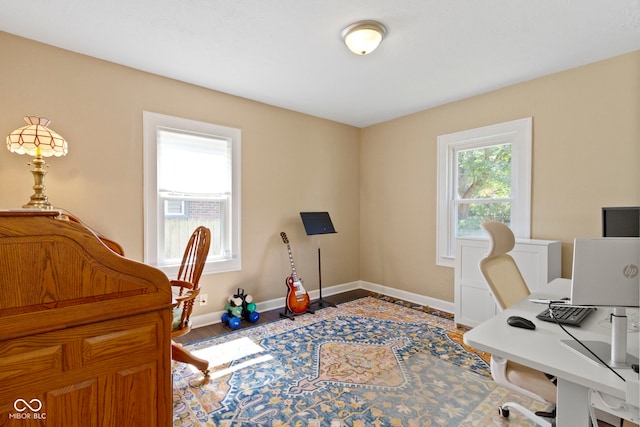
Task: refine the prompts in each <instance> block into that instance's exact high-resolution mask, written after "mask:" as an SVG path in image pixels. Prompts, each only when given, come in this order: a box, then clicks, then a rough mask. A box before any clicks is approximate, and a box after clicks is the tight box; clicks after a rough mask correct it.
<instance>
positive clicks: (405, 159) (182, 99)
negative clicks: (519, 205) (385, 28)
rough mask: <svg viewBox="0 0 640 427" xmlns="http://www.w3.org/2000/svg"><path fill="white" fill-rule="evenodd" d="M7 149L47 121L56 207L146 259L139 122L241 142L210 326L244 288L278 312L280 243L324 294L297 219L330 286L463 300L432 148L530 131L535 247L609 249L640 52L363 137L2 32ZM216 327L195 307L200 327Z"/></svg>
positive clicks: (3, 173)
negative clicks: (274, 303)
mask: <svg viewBox="0 0 640 427" xmlns="http://www.w3.org/2000/svg"><path fill="white" fill-rule="evenodd" d="M0 54H2V60H3V65H2V67H0V135H6V134H8V133H9V132H10V131H12V130H13V129H15V128H17V127H20V126H23V122H22V118H21V117H22V116H23V115H27V114H33V115H41V116H44V117H48V118H49V119H51V120H52V124H51V128H52V129H54V130H55V131H57V132H59V133H60V134H61V135H63V136H64V137H65V138H67V139H68V141H69V155H68V156H66V157H64V158H56V159H51V160H50V161H48V164H49V165H50V166H51V167H50V169H49V174H48V175H47V186H48V188H47V194H48V195H49V197H50V199H51V201H52V202H53V203H54V204H55V205H56V206H59V207H62V208H65V209H68V210H69V211H71V212H73V213H75V214H76V215H77V216H79V217H81V218H82V219H83V220H85V221H86V222H87V223H89V224H90V225H92V226H93V227H94V228H96V229H97V230H98V231H100V232H102V233H104V234H106V235H107V236H110V237H112V238H113V239H115V240H117V241H119V242H120V243H121V244H122V245H123V246H124V248H125V250H126V252H127V254H128V256H130V257H131V258H134V259H137V260H141V259H142V253H143V246H142V245H143V227H142V224H143V202H142V200H143V198H142V111H143V110H147V111H154V112H159V113H163V114H170V115H176V116H181V117H187V118H191V119H196V120H202V121H207V122H212V123H217V124H221V125H225V126H233V127H238V128H240V129H242V167H243V169H242V187H243V198H242V235H243V239H242V245H243V246H242V254H243V269H242V271H241V272H233V273H223V274H218V275H209V276H205V277H203V279H202V286H203V292H207V293H209V299H210V305H209V306H208V307H206V308H207V310H206V311H218V310H220V309H221V308H222V305H223V303H224V301H225V300H226V298H227V297H228V295H229V294H230V293H232V292H233V291H234V290H235V289H236V288H237V287H242V288H245V289H246V290H247V291H249V292H251V293H252V294H253V295H254V296H255V297H256V300H257V301H264V300H268V299H272V298H278V297H283V296H284V294H285V292H286V288H285V286H284V283H283V281H284V277H285V275H287V274H288V273H289V261H288V256H287V254H286V248H285V246H284V245H283V244H282V242H281V240H280V237H279V232H280V231H285V232H286V233H287V235H288V236H289V239H290V240H291V242H292V244H293V250H294V257H295V258H296V266H297V268H298V272H299V273H300V275H301V276H302V277H303V278H304V279H305V286H306V287H307V288H308V289H310V290H313V289H317V281H318V279H317V258H316V247H317V239H316V238H310V237H307V236H306V235H305V234H304V229H303V227H302V224H301V222H300V219H299V215H298V212H299V211H302V210H328V211H330V212H331V216H332V218H333V221H334V223H335V226H336V228H337V230H338V234H336V235H329V236H323V237H322V239H321V245H322V248H323V249H322V261H323V277H322V279H323V285H324V286H331V285H334V284H342V283H348V282H351V281H355V280H358V279H362V280H366V281H370V282H373V283H376V284H382V285H386V286H390V287H394V288H398V289H401V290H405V291H409V292H414V293H417V294H421V295H425V296H428V297H432V298H438V299H442V300H445V301H453V271H452V269H449V268H444V267H437V266H436V265H435V259H436V256H435V214H436V206H435V200H436V138H437V136H438V135H440V134H444V133H450V132H455V131H459V130H464V129H469V128H474V127H478V126H483V125H487V124H492V123H498V122H503V121H507V120H512V119H516V118H522V117H528V116H533V126H534V143H533V155H534V165H533V208H532V237H533V238H542V239H561V240H562V241H563V258H564V260H563V275H564V276H565V277H568V276H569V275H570V271H571V264H570V263H571V242H572V240H573V237H575V236H587V235H599V234H600V208H601V207H602V206H604V205H640V172H639V168H638V166H637V165H638V161H639V160H640V120H639V119H638V118H639V117H640V78H639V76H640V52H635V53H633V54H629V55H625V56H621V57H618V58H613V59H611V60H607V61H603V62H599V63H595V64H590V65H587V66H584V67H580V68H577V69H574V70H569V71H566V72H563V73H558V74H555V75H551V76H548V77H544V78H541V79H537V80H533V81H530V82H527V83H523V84H519V85H515V86H512V87H508V88H505V89H502V90H497V91H494V92H491V93H488V94H484V95H480V96H476V97H473V98H469V99H466V100H462V101H459V102H455V103H451V104H448V105H444V106H441V107H438V108H434V109H430V110H426V111H423V112H420V113H417V114H413V115H410V116H407V117H403V118H400V119H397V120H392V121H389V122H386V123H382V124H379V125H376V126H371V127H368V128H365V129H362V130H360V129H357V128H353V127H350V126H346V125H341V124H338V123H334V122H330V121H326V120H322V119H318V118H314V117H310V116H307V115H303V114H299V113H295V112H291V111H287V110H283V109H279V108H275V107H271V106H267V105H264V104H260V103H257V102H254V101H250V100H246V99H242V98H238V97H234V96H229V95H226V94H222V93H219V92H215V91H211V90H206V89H203V88H200V87H196V86H193V85H188V84H184V83H180V82H177V81H174V80H170V79H166V78H162V77H158V76H154V75H151V74H147V73H143V72H140V71H135V70H132V69H129V68H126V67H122V66H118V65H115V64H111V63H107V62H104V61H99V60H96V59H93V58H89V57H86V56H82V55H77V54H74V53H71V52H67V51H63V50H59V49H56V48H52V47H49V46H46V45H43V44H39V43H35V42H31V41H28V40H25V39H22V38H19V37H14V36H12V35H9V34H6V33H2V32H0ZM27 161H28V159H27V158H25V157H22V156H18V155H15V154H11V153H9V152H8V151H6V150H0V182H2V183H3V186H2V189H0V208H14V207H19V206H21V205H22V204H23V203H25V202H26V201H27V200H28V197H29V195H30V194H31V192H32V191H31V185H32V180H31V174H30V173H29V172H28V171H29V169H30V168H29V167H28V166H27V165H26V163H27ZM203 312H205V310H204V308H198V311H197V312H196V313H197V314H200V313H203Z"/></svg>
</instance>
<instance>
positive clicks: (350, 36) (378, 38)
mask: <svg viewBox="0 0 640 427" xmlns="http://www.w3.org/2000/svg"><path fill="white" fill-rule="evenodd" d="M386 34H387V27H385V26H384V25H383V24H382V23H380V22H378V21H371V20H368V21H358V22H354V23H353V24H351V25H349V26H347V27H346V28H345V29H344V30H342V40H344V44H346V45H347V47H348V48H349V50H351V52H353V53H355V54H356V55H366V54H369V53H371V52H373V51H374V50H376V48H377V47H378V45H380V42H382V40H383V39H384V37H385V35H386Z"/></svg>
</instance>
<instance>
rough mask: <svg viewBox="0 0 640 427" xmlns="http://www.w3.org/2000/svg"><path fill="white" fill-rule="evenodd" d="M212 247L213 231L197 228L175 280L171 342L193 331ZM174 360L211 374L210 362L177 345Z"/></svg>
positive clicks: (173, 348) (172, 345) (174, 350)
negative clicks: (203, 273)
mask: <svg viewBox="0 0 640 427" xmlns="http://www.w3.org/2000/svg"><path fill="white" fill-rule="evenodd" d="M210 244H211V230H209V229H208V228H207V227H203V226H200V227H198V228H196V229H195V231H194V232H193V234H192V235H191V238H190V239H189V242H188V243H187V247H186V249H185V251H184V256H183V257H182V264H181V265H180V270H179V271H178V277H177V278H176V279H175V280H171V286H172V287H173V293H174V308H173V327H172V331H171V338H176V337H180V336H182V335H185V334H187V333H189V331H191V311H192V310H193V303H194V302H195V300H196V298H197V297H198V295H199V294H200V276H201V275H202V270H203V269H204V264H205V261H206V260H207V255H208V254H209V246H210ZM171 357H172V359H173V360H176V361H178V362H183V363H188V364H190V365H193V366H195V367H196V368H198V369H200V370H201V371H202V372H203V373H204V374H205V376H206V375H208V374H209V362H208V361H207V360H204V359H201V358H199V357H196V356H194V355H192V354H191V353H189V352H188V351H187V350H185V349H184V348H182V346H181V345H179V344H177V343H176V342H172V343H171Z"/></svg>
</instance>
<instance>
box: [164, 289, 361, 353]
mask: <svg viewBox="0 0 640 427" xmlns="http://www.w3.org/2000/svg"><path fill="white" fill-rule="evenodd" d="M369 295H372V292H370V291H366V290H364V289H356V290H353V291H348V292H344V293H341V294H336V295H331V296H328V297H325V298H324V301H325V302H331V303H334V304H340V303H343V302H347V301H352V300H354V299H358V298H363V297H366V296H369ZM314 302H315V301H312V309H316V310H317V305H314V304H313V303H314ZM282 311H283V309H278V310H271V311H266V312H262V311H260V305H258V312H259V313H260V320H258V321H257V322H256V323H251V322H248V321H246V320H243V321H242V323H241V324H240V327H239V328H238V329H234V330H236V331H237V330H239V329H242V328H250V327H252V326H256V325H260V324H262V323H268V322H273V321H274V320H278V319H280V318H281V317H280V313H281V312H282ZM289 321H290V322H295V320H289ZM229 332H232V329H231V328H229V327H228V326H226V325H223V324H222V323H215V324H213V325H208V326H203V327H200V328H195V329H192V330H191V332H189V333H188V334H187V335H183V336H181V337H178V338H175V339H174V341H176V342H178V343H180V344H187V343H190V342H193V341H199V340H202V339H206V338H211V337H215V336H218V335H222V334H226V333H229Z"/></svg>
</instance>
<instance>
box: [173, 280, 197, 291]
mask: <svg viewBox="0 0 640 427" xmlns="http://www.w3.org/2000/svg"><path fill="white" fill-rule="evenodd" d="M170 282H171V286H176V287H179V288H183V289H184V288H187V289H193V283H191V282H187V281H186V280H175V279H174V280H171V281H170Z"/></svg>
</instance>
